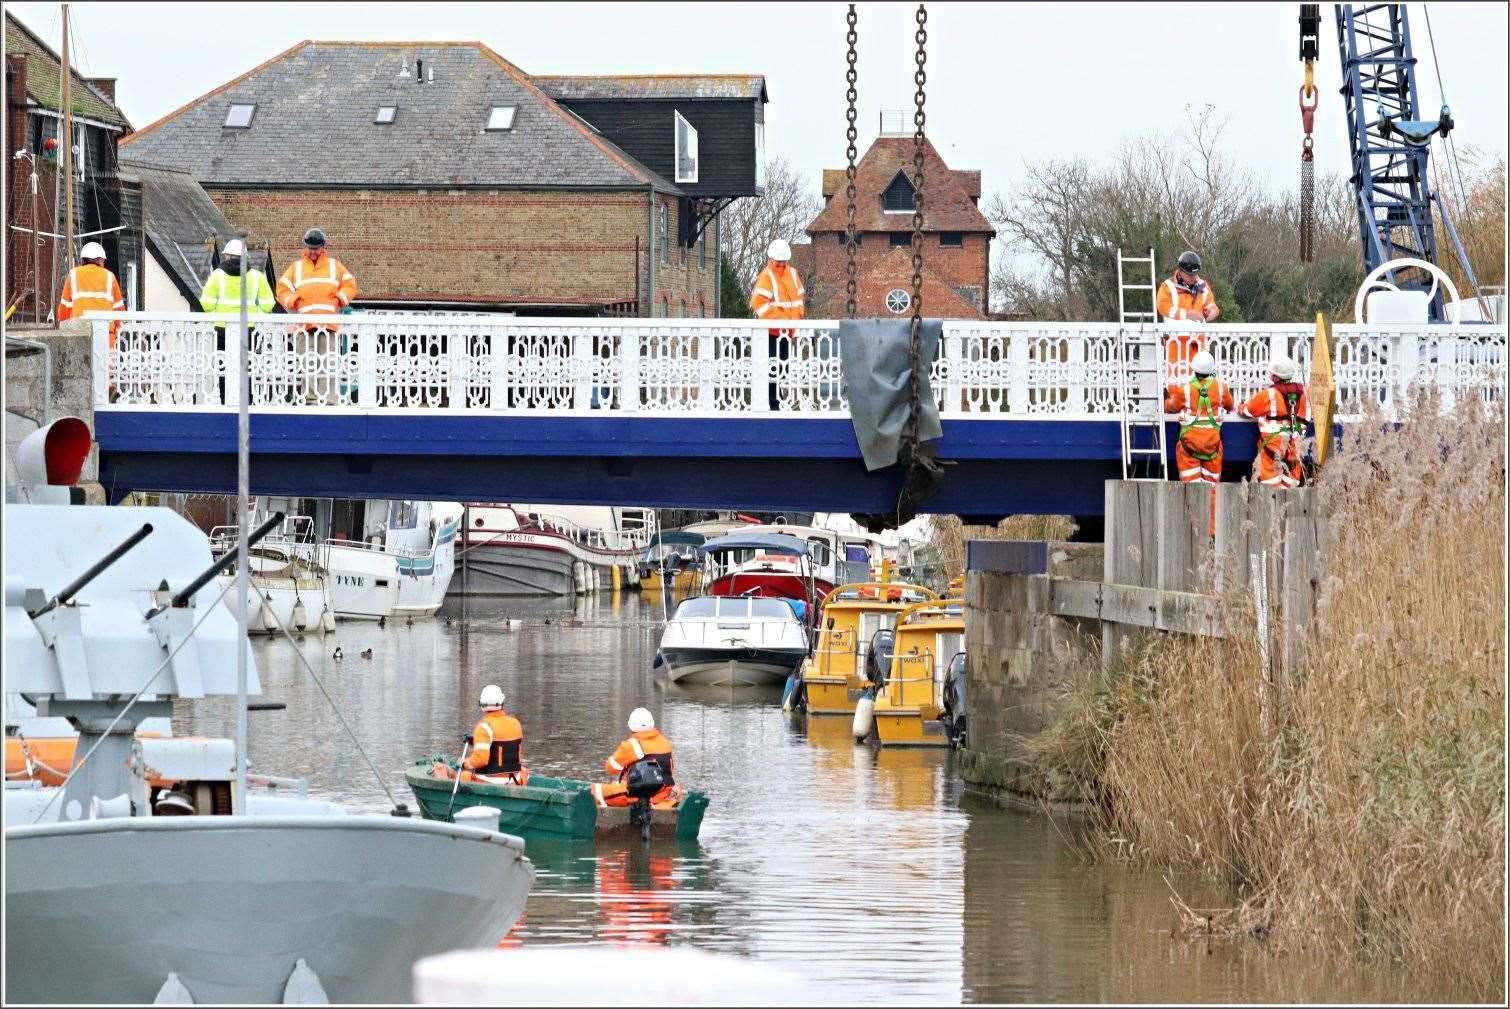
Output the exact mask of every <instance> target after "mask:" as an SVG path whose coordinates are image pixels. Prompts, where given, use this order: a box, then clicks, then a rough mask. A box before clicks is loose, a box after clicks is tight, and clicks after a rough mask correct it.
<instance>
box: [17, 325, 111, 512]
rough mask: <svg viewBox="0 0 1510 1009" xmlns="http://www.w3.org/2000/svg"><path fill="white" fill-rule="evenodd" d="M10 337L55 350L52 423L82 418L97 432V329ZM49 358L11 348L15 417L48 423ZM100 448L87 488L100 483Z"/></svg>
mask: <svg viewBox="0 0 1510 1009" xmlns="http://www.w3.org/2000/svg"><path fill="white" fill-rule="evenodd" d="M7 335H8V336H11V337H14V338H16V339H22V340H32V341H35V342H37V343H45V344H47V346H48V347H50V348H51V349H52V405H51V413H50V419H52V420H56V419H57V418H59V417H69V416H72V417H78V418H80V419H81V420H83V421H84V422H85V423H86V424H88V425H89V430H90V431H93V430H94V375H93V370H92V368H91V357H92V354H93V350H94V345H93V335H92V330H91V325H90V323H88V322H84V321H81V320H70V321H69V322H65V323H63V324H62V325H61V326H59V327H58V328H56V329H20V328H12V329H10V330H9V331H8V334H7ZM44 370H45V368H44V361H43V355H42V353H41V352H40V351H36V350H30V349H24V348H18V347H15V346H14V345H12V344H11V343H10V341H9V340H7V341H6V345H5V408H6V410H7V411H9V412H11V413H18V414H21V415H22V416H25V417H30V418H31V419H32V420H35V421H37V422H38V423H40V422H41V420H42V408H43V404H44V402H45V401H46V397H47V391H46V389H45V388H44V382H43V374H44ZM99 473H100V470H99V446H95V447H94V448H92V449H91V450H90V452H89V459H88V460H87V461H86V462H85V463H84V473H83V476H82V477H81V478H80V482H81V483H91V484H92V483H95V482H96V481H98V480H99Z"/></svg>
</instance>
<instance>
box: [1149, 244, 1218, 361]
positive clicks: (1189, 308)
mask: <svg viewBox="0 0 1510 1009" xmlns="http://www.w3.org/2000/svg"><path fill="white" fill-rule="evenodd" d="M1200 274H1201V257H1200V256H1198V255H1196V254H1195V252H1193V251H1190V250H1187V251H1185V252H1182V253H1180V259H1179V262H1178V263H1176V264H1175V269H1174V276H1172V277H1170V278H1169V279H1168V280H1166V281H1164V283H1162V284H1160V285H1159V294H1158V299H1157V305H1156V307H1157V308H1158V310H1159V318H1160V319H1161V320H1163V321H1164V322H1187V321H1189V322H1215V321H1216V320H1217V317H1218V316H1220V315H1221V314H1222V310H1221V309H1220V308H1218V307H1217V304H1216V296H1215V295H1213V294H1212V293H1211V285H1210V284H1208V283H1206V282H1205V281H1204V280H1202V279H1201V276H1200ZM1205 346H1206V335H1205V334H1204V333H1194V332H1191V333H1178V334H1175V335H1173V336H1171V337H1169V344H1168V347H1167V353H1168V356H1169V363H1170V364H1180V363H1183V362H1185V361H1189V360H1190V359H1191V358H1192V357H1194V356H1195V355H1196V353H1197V352H1198V351H1201V350H1203V349H1205Z"/></svg>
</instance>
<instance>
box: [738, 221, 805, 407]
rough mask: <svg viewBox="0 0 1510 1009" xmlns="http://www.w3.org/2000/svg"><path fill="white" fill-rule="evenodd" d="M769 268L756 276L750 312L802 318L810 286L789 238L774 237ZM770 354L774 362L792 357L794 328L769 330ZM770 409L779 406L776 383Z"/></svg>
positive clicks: (768, 252) (769, 316)
mask: <svg viewBox="0 0 1510 1009" xmlns="http://www.w3.org/2000/svg"><path fill="white" fill-rule="evenodd" d="M766 259H767V260H768V262H767V263H766V268H765V269H764V270H761V271H760V276H758V277H756V278H755V286H754V287H753V288H751V289H750V311H751V312H753V313H754V314H755V318H757V319H765V320H770V321H775V320H779V319H801V318H802V317H803V316H804V315H806V314H807V307H806V304H805V301H806V298H807V289H806V288H804V287H803V286H802V277H801V276H800V275H799V274H798V273H797V268H796V267H795V266H793V265H792V247H791V246H790V245H788V244H787V242H786V240H785V239H781V238H777V239H775V240H773V241H772V242H771V244H770V246H769V247H768V248H767V249H766ZM768 339H769V347H768V353H769V355H770V359H771V360H772V361H786V360H789V359H790V358H791V356H792V349H793V344H794V343H795V342H796V339H797V332H796V330H793V329H773V330H770V331H769V333H768ZM769 400H770V403H769V405H770V408H771V409H772V410H775V409H776V405H777V402H776V385H775V383H772V384H771V385H770V387H769Z"/></svg>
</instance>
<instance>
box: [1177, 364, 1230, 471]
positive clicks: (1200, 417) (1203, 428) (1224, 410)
mask: <svg viewBox="0 0 1510 1009" xmlns="http://www.w3.org/2000/svg"><path fill="white" fill-rule="evenodd" d="M1205 381H1206V385H1205V392H1206V395H1205V397H1204V403H1203V401H1202V396H1201V390H1202V383H1201V380H1200V379H1191V380H1190V381H1189V382H1187V383H1185V384H1184V385H1171V386H1170V387H1169V388H1168V389H1167V390H1165V393H1164V412H1165V413H1172V414H1175V415H1176V416H1177V417H1178V419H1179V422H1180V440H1179V441H1178V442H1176V443H1175V447H1174V459H1175V465H1176V467H1177V468H1178V469H1179V473H1180V479H1181V480H1182V481H1184V482H1186V483H1192V482H1194V481H1197V480H1204V481H1206V482H1207V483H1221V481H1222V419H1223V418H1224V417H1226V416H1227V414H1228V413H1230V412H1232V409H1233V400H1232V390H1231V389H1229V388H1228V387H1227V383H1226V382H1223V381H1222V380H1221V379H1219V378H1210V379H1206V380H1205Z"/></svg>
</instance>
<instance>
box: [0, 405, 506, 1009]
mask: <svg viewBox="0 0 1510 1009" xmlns="http://www.w3.org/2000/svg"><path fill="white" fill-rule="evenodd" d="M60 425H63V426H64V428H63V429H64V430H66V431H68V432H69V433H68V435H67V436H66V437H60V438H58V439H57V442H58V444H59V445H60V446H63V447H64V448H68V447H69V446H73V447H75V448H76V447H77V446H78V445H79V444H82V446H83V452H84V453H87V451H88V447H89V439H88V434H87V428H85V427H84V425H83V424H82V422H80V421H78V420H77V419H75V418H65V419H64V420H61V421H58V422H56V423H55V424H53V425H50V427H49V428H44V429H43V430H41V431H39V432H37V433H36V434H35V435H33V436H31V437H32V438H35V439H40V441H39V442H38V443H37V444H35V445H33V446H31V447H32V448H33V449H35V451H31V452H28V445H26V444H23V445H22V446H21V450H20V451H19V452H18V456H19V457H20V463H19V464H18V466H17V469H18V470H19V471H20V482H22V483H24V484H27V485H28V487H27V488H26V489H23V490H22V491H21V492H20V493H18V494H13V490H14V489H13V488H12V487H11V486H9V483H8V486H7V498H8V500H11V501H15V500H20V501H23V502H24V501H30V502H33V503H31V504H20V505H11V506H10V507H8V508H7V510H6V522H5V551H4V563H5V642H4V649H5V672H6V689H7V690H8V691H15V692H16V693H18V694H24V695H26V697H28V698H30V699H31V700H32V701H34V702H35V703H36V710H35V713H34V714H35V717H38V718H54V719H56V718H63V719H66V720H67V724H69V725H70V727H71V728H72V730H73V731H74V732H75V733H76V735H77V740H76V743H75V745H74V747H73V756H72V764H71V767H70V768H69V771H68V775H67V778H66V780H65V781H64V782H63V784H62V785H61V786H59V787H47V786H45V785H44V784H43V783H42V782H41V781H40V780H20V781H10V780H8V781H7V783H6V788H5V793H4V805H5V818H4V820H5V841H4V844H5V862H6V869H7V871H6V874H5V888H6V899H5V920H4V934H5V992H4V996H5V999H6V1000H7V1001H15V1002H33V1003H49V1002H50V1003H77V1002H107V1003H147V1002H153V1001H154V1000H156V1001H174V1002H184V1001H196V1002H227V1003H242V1004H245V1003H268V1002H290V1001H331V1002H396V1001H402V1000H404V998H405V997H406V996H407V993H408V991H409V977H410V971H411V969H412V967H413V965H414V963H415V962H416V961H417V960H418V959H420V958H422V957H425V956H428V955H432V954H435V953H439V952H443V951H447V950H451V949H457V948H462V947H470V946H490V945H493V944H495V943H496V942H497V940H498V939H499V938H501V937H502V936H503V935H504V934H506V933H507V931H508V929H509V928H510V927H511V926H512V925H513V923H514V922H515V920H516V919H517V918H518V916H519V914H520V913H521V911H522V910H523V907H524V902H525V899H526V896H527V894H528V890H529V888H530V886H531V884H532V882H533V879H534V869H533V867H532V866H531V864H530V862H529V860H528V859H527V858H525V857H524V854H523V842H521V841H520V840H519V839H518V838H515V837H510V836H507V835H503V834H500V833H498V832H497V831H496V820H495V821H493V827H494V828H495V829H485V825H484V827H469V826H462V825H456V824H446V823H441V822H437V821H429V820H421V819H419V818H417V817H411V816H408V815H407V810H405V809H403V808H402V807H397V806H396V807H395V809H394V811H393V814H392V815H358V814H347V813H346V812H345V811H344V810H343V809H342V808H341V807H340V806H338V805H337V804H335V803H331V802H326V801H322V800H319V799H312V798H309V797H308V796H307V794H305V789H304V788H303V787H302V783H300V782H297V781H294V780H292V779H278V778H259V777H258V776H255V775H250V774H246V773H245V771H244V766H245V764H244V750H242V749H240V748H239V747H238V746H237V745H236V744H233V743H231V742H230V741H227V740H212V739H211V740H206V739H182V738H161V739H147V738H139V737H137V736H136V731H137V730H138V729H140V728H142V727H143V723H145V722H146V721H148V720H151V719H154V718H164V717H167V716H169V715H170V714H171V711H172V704H173V702H174V700H175V699H177V698H183V699H195V698H202V697H206V696H211V695H225V694H238V693H240V694H241V695H242V697H243V698H244V697H245V695H247V694H255V693H257V692H258V681H257V675H256V667H255V663H254V661H253V657H252V655H251V654H250V648H249V647H248V642H247V638H246V634H245V630H244V628H243V627H239V626H238V619H237V618H236V617H233V616H232V611H231V610H230V608H227V607H222V606H221V605H219V602H220V599H221V597H222V596H223V595H228V594H229V592H227V590H226V589H225V588H223V587H222V585H221V584H220V580H219V579H218V578H217V577H216V575H217V572H218V568H219V567H220V566H223V565H227V564H231V563H234V562H235V561H234V559H233V558H226V557H222V558H221V560H220V561H218V562H215V563H212V561H211V549H210V542H209V540H208V539H207V538H206V537H205V536H204V534H203V533H201V532H200V531H199V530H198V529H196V528H195V527H194V526H193V525H191V524H190V523H189V522H187V521H185V520H184V519H183V518H182V517H180V516H178V515H177V514H175V513H173V512H172V511H170V510H168V509H165V508H121V507H116V508H107V507H98V506H70V505H67V504H65V503H58V504H50V503H35V502H38V501H61V502H66V501H67V500H68V488H67V487H50V486H47V485H46V480H47V473H48V472H49V471H51V472H55V473H58V472H64V473H66V472H72V473H74V474H76V473H77V472H78V467H77V465H74V466H73V468H72V469H71V470H69V468H68V466H67V465H59V466H56V467H55V466H51V465H45V466H44V465H43V464H42V463H41V458H42V456H43V452H42V451H41V448H40V446H41V445H43V444H47V445H50V444H51V439H50V435H51V434H53V433H54V432H53V430H52V429H56V428H59V426H60ZM80 428H83V437H82V441H81V440H80V436H79V429H80ZM28 441H29V442H30V441H31V439H30V438H29V439H28ZM243 451H244V448H243ZM29 456H35V457H36V458H35V460H32V461H33V462H34V463H35V464H34V465H23V464H26V463H27V462H28V458H29ZM77 461H80V462H81V461H82V455H80V456H79V457H78V460H77ZM54 491H61V492H62V493H61V494H54V493H49V492H54ZM111 548H113V549H111ZM107 550H108V551H109V552H108V553H106V551H107ZM248 570H249V573H250V568H249V569H248ZM230 591H234V589H232V590H230ZM240 616H241V618H242V619H244V617H245V615H244V614H242V615H240ZM243 662H244V666H243V667H242V668H244V669H245V671H246V676H245V679H244V680H242V681H241V682H240V683H238V679H239V677H238V672H237V669H238V664H240V663H243ZM23 713H24V712H23ZM244 717H245V715H244V708H243V709H242V714H241V718H243V719H244ZM268 787H272V788H275V789H276V790H275V791H272V792H269V791H267V790H266V789H267V788H268ZM288 791H292V792H293V794H284V793H286V792H288Z"/></svg>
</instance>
